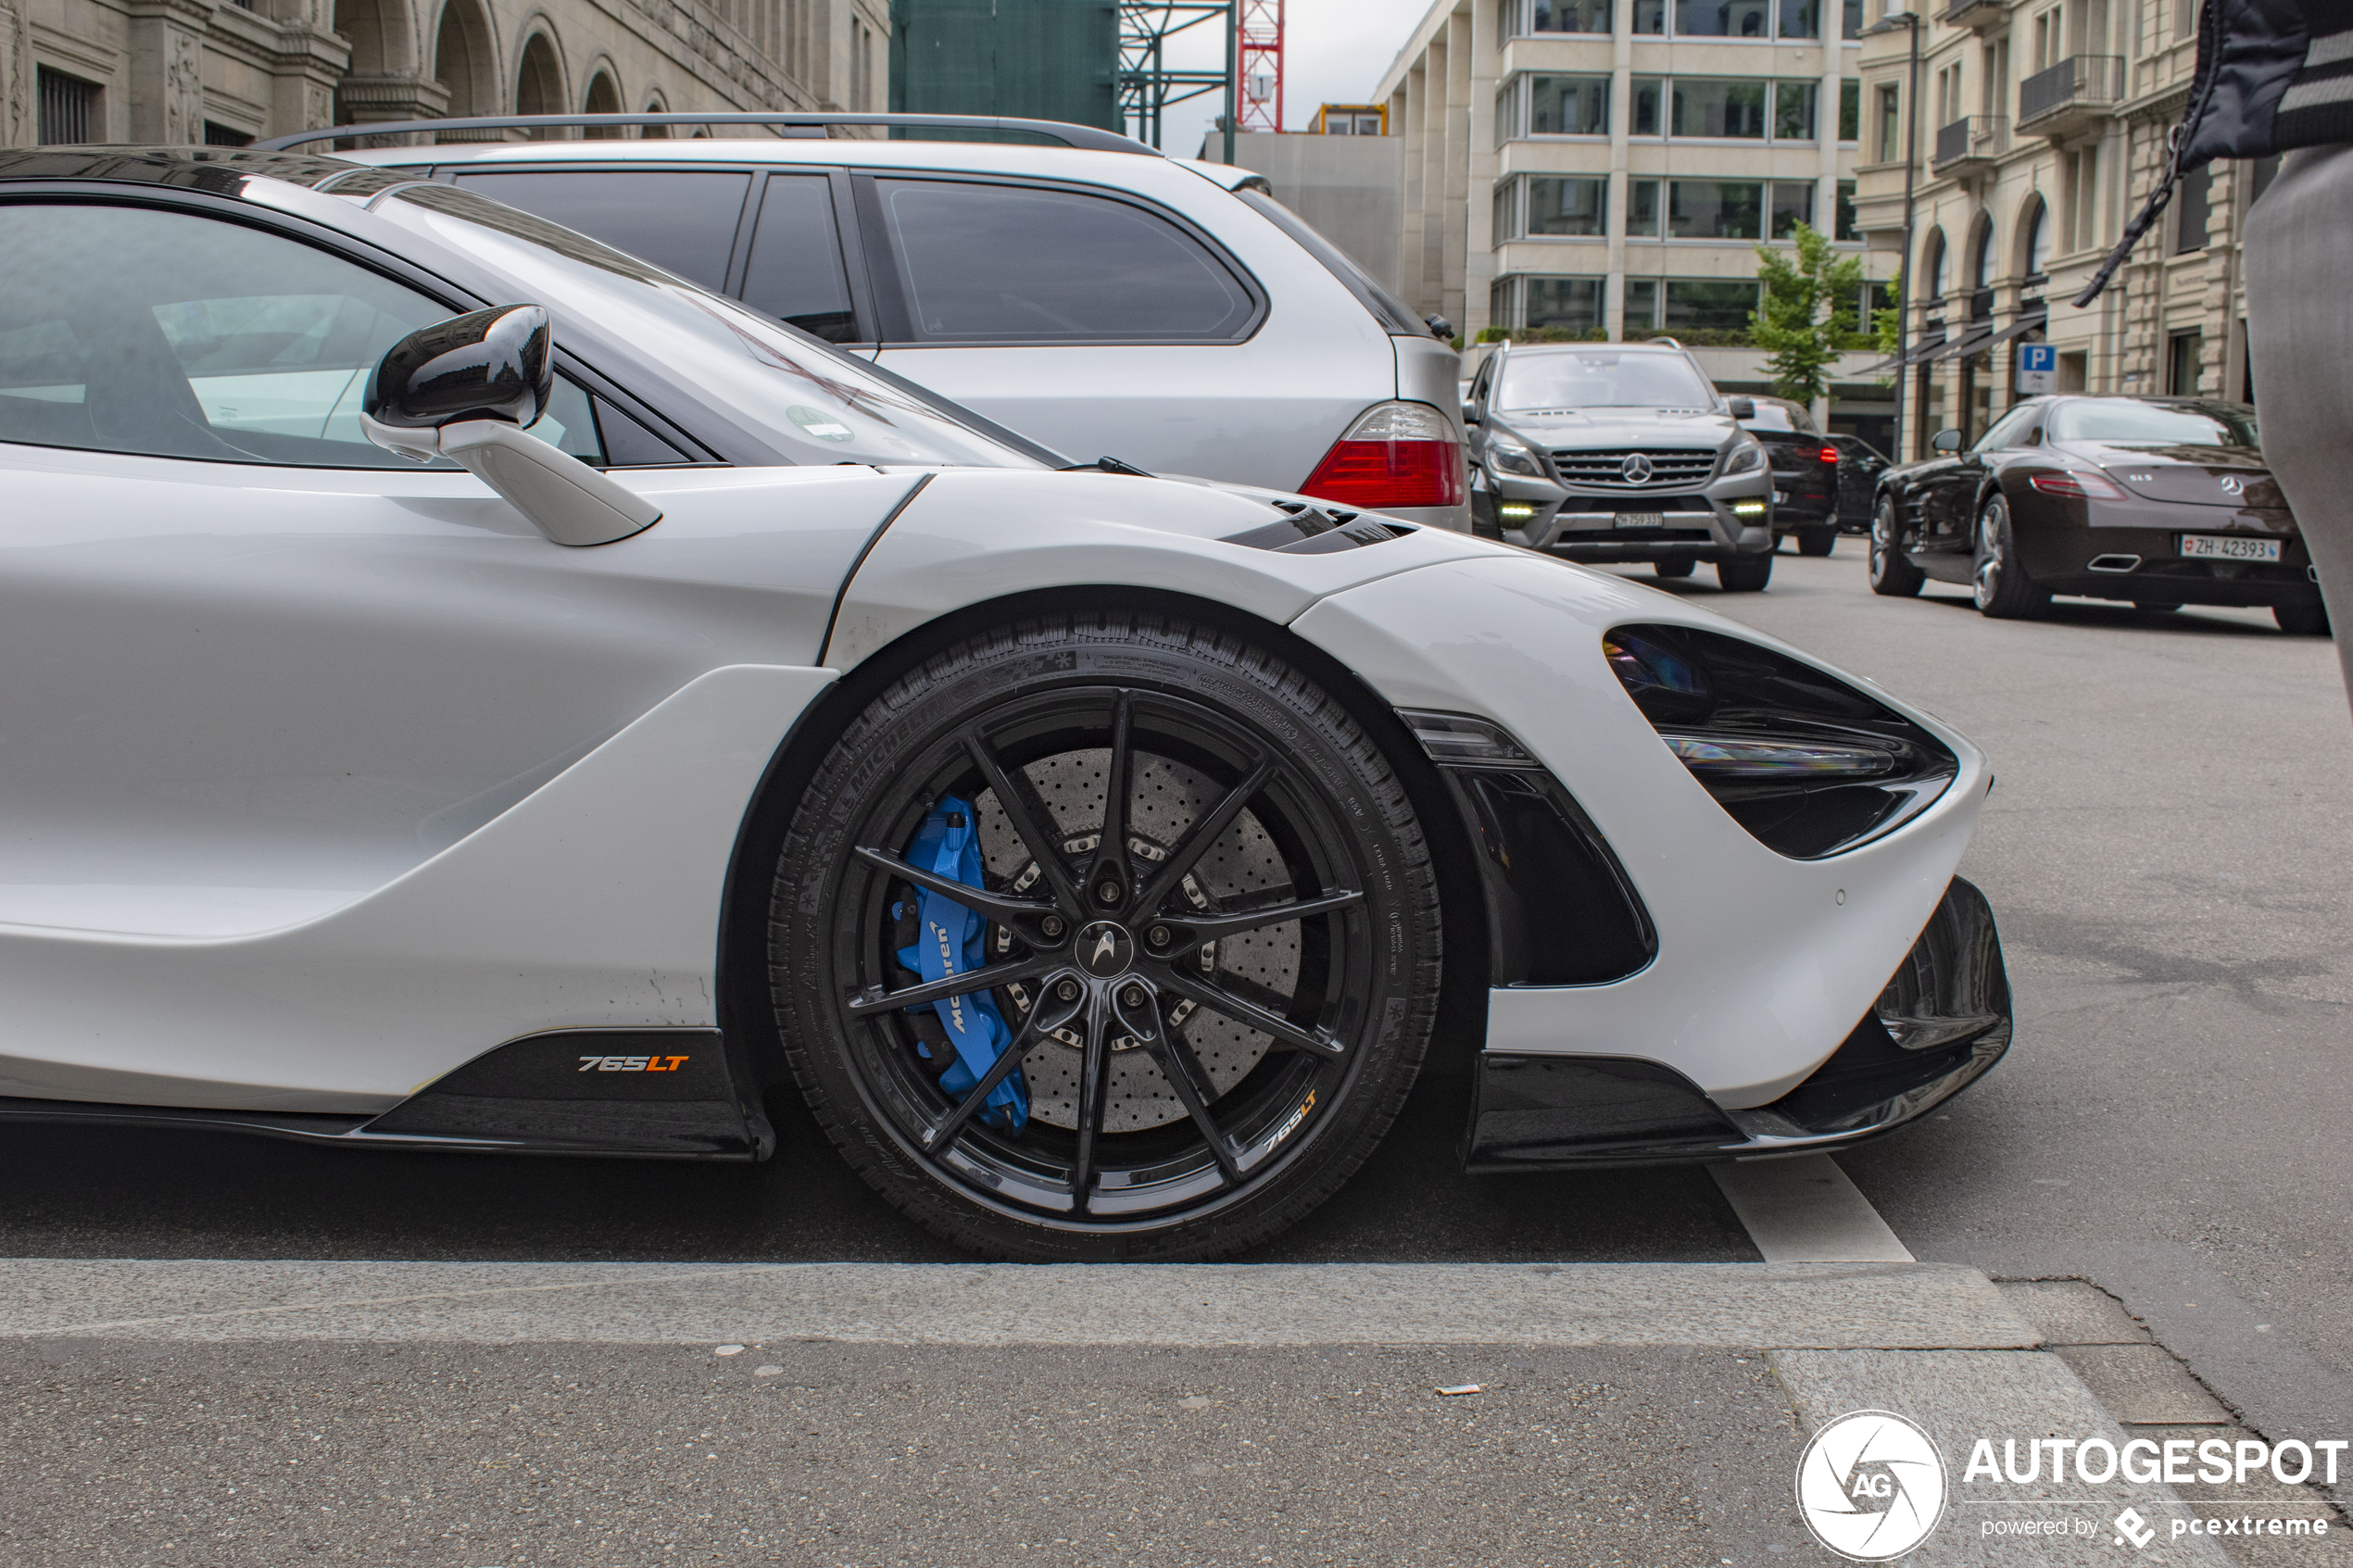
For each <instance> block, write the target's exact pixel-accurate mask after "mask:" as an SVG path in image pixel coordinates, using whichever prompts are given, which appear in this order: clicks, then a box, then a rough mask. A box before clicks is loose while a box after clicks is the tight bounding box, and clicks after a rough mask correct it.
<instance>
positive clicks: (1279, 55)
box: [1239, 0, 1283, 131]
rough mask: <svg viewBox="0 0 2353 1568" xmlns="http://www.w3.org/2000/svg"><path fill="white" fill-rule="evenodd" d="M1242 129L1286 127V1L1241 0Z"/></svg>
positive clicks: (1259, 129) (1268, 129)
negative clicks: (1284, 24)
mask: <svg viewBox="0 0 2353 1568" xmlns="http://www.w3.org/2000/svg"><path fill="white" fill-rule="evenodd" d="M1239 54H1240V60H1239V68H1240V72H1241V86H1242V92H1241V128H1242V129H1243V130H1244V131H1280V130H1281V129H1282V128H1283V0H1241V39H1240V42H1239Z"/></svg>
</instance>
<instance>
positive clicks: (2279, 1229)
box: [0, 540, 2353, 1430]
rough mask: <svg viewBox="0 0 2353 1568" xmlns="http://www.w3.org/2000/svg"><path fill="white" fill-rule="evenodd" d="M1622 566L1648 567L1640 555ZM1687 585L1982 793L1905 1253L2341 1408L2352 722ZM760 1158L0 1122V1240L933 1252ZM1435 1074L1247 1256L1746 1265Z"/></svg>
mask: <svg viewBox="0 0 2353 1568" xmlns="http://www.w3.org/2000/svg"><path fill="white" fill-rule="evenodd" d="M1628 575H1630V576H1636V577H1641V576H1643V575H1646V574H1644V573H1640V572H1634V571H1629V573H1628ZM1709 582H1710V579H1709V576H1708V574H1705V573H1703V574H1702V575H1701V576H1700V577H1698V578H1695V579H1692V580H1691V581H1690V582H1689V583H1685V584H1679V585H1677V590H1676V591H1678V592H1680V593H1681V594H1682V595H1684V596H1687V597H1689V598H1691V599H1692V601H1694V602H1698V603H1705V604H1706V605H1708V606H1709V607H1710V608H1716V609H1719V610H1722V611H1724V612H1726V613H1729V614H1731V615H1734V616H1736V617H1738V618H1739V619H1741V620H1743V621H1748V622H1750V623H1751V624H1753V625H1755V626H1757V627H1759V628H1761V629H1763V630H1766V631H1768V632H1770V633H1774V634H1776V635H1778V636H1781V637H1784V638H1786V639H1788V640H1789V641H1791V642H1793V643H1795V644H1797V645H1799V646H1803V647H1806V648H1807V649H1810V650H1812V651H1814V652H1816V653H1818V654H1819V655H1821V656H1823V657H1825V658H1827V659H1831V660H1832V661H1834V662H1836V663H1838V664H1841V665H1843V666H1844V667H1845V668H1847V669H1849V670H1852V671H1856V672H1857V673H1860V674H1863V675H1868V676H1870V677H1872V678H1873V679H1876V680H1878V681H1880V682H1881V684H1884V685H1886V686H1887V687H1888V688H1889V689H1890V690H1892V691H1894V692H1898V693H1901V694H1903V695H1904V696H1907V697H1909V698H1911V699H1913V700H1916V701H1918V702H1919V703H1921V704H1923V705H1924V706H1926V707H1928V708H1929V709H1931V710H1933V711H1935V712H1937V713H1939V714H1941V715H1942V716H1944V718H1945V719H1947V720H1949V721H1952V722H1953V723H1955V724H1956V725H1957V726H1958V727H1959V728H1961V729H1962V730H1963V731H1964V732H1966V733H1968V734H1970V735H1972V736H1973V737H1975V738H1976V739H1977V740H1978V741H1979V742H1980V743H1981V744H1982V745H1983V746H1986V747H1987V749H1988V750H1989V751H1990V752H1991V753H1992V754H1993V757H1994V762H1995V766H1996V768H1997V771H1998V773H1999V778H2000V783H1999V785H1998V787H1997V788H1996V790H1995V792H1994V796H1993V797H1992V799H1991V801H1990V802H1989V805H1988V810H1987V814H1986V818H1985V822H1984V825H1983V827H1982V831H1981V833H1980V834H1979V837H1978V839H1977V841H1976V843H1975V845H1974V847H1972V849H1971V850H1970V853H1969V859H1968V861H1967V863H1966V864H1965V866H1964V868H1963V869H1964V873H1965V874H1967V875H1968V876H1969V877H1970V878H1971V879H1972V880H1974V881H1976V882H1977V883H1978V884H1980V885H1981V886H1982V887H1983V888H1984V889H1985V891H1986V893H1987V895H1988V896H1989V897H1990V898H1991V899H1992V901H1993V904H1994V909H1995V911H1996V913H1997V915H1998V916H1999V918H2000V920H2001V922H2002V929H2003V933H2004V938H2005V941H2006V943H2007V949H2008V956H2009V961H2010V967H2011V976H2012V980H2013V984H2014V985H2015V988H2016V994H2017V1002H2018V1010H2019V1019H2020V1028H2019V1035H2018V1044H2017V1046H2016V1047H2015V1048H2014V1049H2013V1051H2012V1053H2011V1055H2010V1058H2009V1060H2007V1062H2005V1064H2004V1065H2003V1066H2002V1067H2001V1068H2000V1070H1998V1071H1997V1072H1995V1073H1993V1074H1992V1075H1990V1076H1989V1077H1988V1078H1987V1079H1986V1080H1985V1081H1984V1082H1983V1083H1982V1085H1979V1086H1978V1087H1977V1088H1975V1089H1973V1090H1972V1091H1971V1092H1970V1093H1969V1095H1967V1096H1965V1097H1963V1098H1961V1099H1960V1100H1958V1101H1957V1102H1955V1103H1954V1105H1953V1106H1952V1107H1951V1108H1950V1109H1949V1110H1947V1111H1945V1112H1943V1113H1941V1114H1939V1115H1938V1116H1936V1117H1935V1118H1934V1119H1932V1120H1931V1121H1930V1122H1929V1123H1927V1124H1926V1125H1924V1126H1920V1127H1918V1128H1915V1129H1912V1130H1909V1131H1907V1132H1906V1133H1905V1134H1903V1135H1899V1136H1897V1137H1894V1138H1891V1139H1889V1140H1886V1141H1885V1142H1882V1143H1881V1144H1878V1145H1875V1146H1872V1147H1870V1148H1866V1149H1862V1150H1858V1151H1856V1152H1855V1153H1854V1154H1852V1155H1850V1156H1847V1157H1846V1158H1845V1160H1844V1161H1843V1162H1844V1164H1845V1166H1846V1169H1847V1170H1848V1171H1849V1173H1851V1174H1852V1175H1853V1176H1854V1177H1855V1179H1856V1182H1857V1184H1858V1185H1860V1186H1861V1187H1862V1189H1863V1191H1864V1192H1865V1193H1866V1195H1867V1196H1868V1197H1869V1198H1870V1199H1871V1200H1872V1201H1873V1203H1874V1204H1876V1205H1877V1207H1878V1208H1879V1210H1880V1211H1881V1214H1883V1215H1884V1216H1885V1217H1886V1219H1887V1220H1888V1222H1889V1223H1891V1224H1892V1225H1893V1226H1894V1230H1895V1232H1896V1234H1897V1235H1898V1236H1900V1237H1902V1239H1903V1240H1904V1241H1905V1243H1906V1245H1907V1246H1908V1247H1909V1248H1911V1250H1912V1251H1913V1252H1914V1253H1915V1254H1916V1255H1918V1256H1919V1257H1921V1258H1924V1259H1937V1260H1946V1261H1963V1262H1969V1263H1972V1264H1974V1265H1976V1266H1978V1267H1981V1268H1982V1269H1984V1270H1986V1271H1987V1272H1988V1273H1993V1274H1994V1275H1995V1276H1996V1277H2010V1278H2032V1277H2040V1276H2049V1275H2085V1276H2088V1277H2092V1278H2094V1279H2095V1280H2097V1281H2098V1282H2099V1283H2100V1284H2101V1285H2102V1286H2105V1287H2106V1288H2108V1289H2110V1290H2111V1291H2114V1292H2115V1293H2116V1294H2118V1295H2119V1296H2120V1297H2121V1298H2124V1300H2125V1301H2126V1304H2127V1305H2128V1307H2130V1308H2131V1309H2132V1310H2133V1311H2134V1312H2136V1313H2140V1314H2142V1315H2144V1316H2145V1317H2146V1318H2147V1319H2148V1320H2149V1321H2150V1323H2152V1324H2153V1325H2155V1326H2156V1327H2157V1328H2158V1333H2159V1336H2160V1337H2161V1338H2163V1339H2164V1341H2165V1342H2166V1343H2167V1344H2168V1345H2169V1346H2171V1347H2172V1348H2175V1349H2176V1350H2178V1351H2181V1352H2182V1353H2183V1354H2184V1355H2187V1356H2189V1357H2190V1358H2191V1359H2192V1362H2193V1365H2194V1366H2196V1368H2197V1369H2198V1370H2199V1371H2200V1372H2201V1373H2202V1374H2206V1375H2208V1377H2209V1381H2211V1382H2213V1383H2214V1384H2215V1386H2217V1387H2218V1389H2220V1390H2221V1392H2222V1393H2223V1394H2224V1396H2225V1398H2226V1399H2231V1400H2232V1401H2233V1403H2235V1404H2238V1405H2240V1406H2241V1407H2242V1408H2243V1409H2245V1410H2246V1411H2250V1412H2259V1413H2263V1414H2265V1415H2266V1417H2267V1419H2268V1421H2269V1422H2270V1424H2271V1425H2273V1426H2275V1427H2276V1426H2283V1425H2288V1426H2294V1427H2298V1428H2302V1427H2307V1426H2309V1425H2311V1424H2316V1423H2318V1422H2319V1421H2321V1419H2322V1417H2323V1416H2328V1415H2331V1414H2332V1412H2334V1428H2335V1429H2337V1430H2343V1429H2346V1428H2348V1427H2353V1399H2348V1398H2347V1391H2348V1390H2353V1293H2348V1292H2347V1291H2346V1290H2345V1289H2344V1288H2343V1284H2342V1282H2343V1281H2344V1280H2345V1279H2346V1278H2347V1277H2348V1269H2349V1268H2353V1205H2348V1204H2347V1197H2348V1196H2349V1195H2348V1191H2347V1187H2348V1173H2347V1171H2348V1168H2347V1161H2346V1158H2345V1154H2344V1151H2345V1150H2346V1149H2347V1148H2353V1095H2348V1094H2347V1092H2346V1086H2345V1072H2344V1070H2345V1061H2346V1057H2347V1047H2348V1046H2349V1045H2353V1029H2349V1028H2348V1022H2347V1004H2348V1002H2353V871H2349V870H2348V850H2353V722H2348V716H2347V704H2346V700H2345V696H2344V693H2343V691H2342V690H2341V689H2340V687H2339V686H2338V684H2337V675H2336V671H2335V665H2334V659H2333V654H2332V650H2331V649H2330V647H2329V646H2328V645H2327V644H2326V643H2325V642H2323V641H2322V640H2320V639H2314V638H2292V637H2288V636H2285V635H2284V634H2282V633H2278V632H2277V631H2275V630H2273V629H2272V627H2271V622H2270V621H2269V618H2268V617H2267V616H2263V615H2259V614H2256V613H2252V612H2239V611H2200V610H2185V611H2182V612H2179V613H2176V614H2173V615H2170V616H2155V615H2143V614H2140V613H2139V612H2136V611H2133V610H2132V609H2130V608H2118V607H2103V606H2093V605H2088V604H2069V605H2062V606H2061V607H2060V608H2058V609H2057V611H2056V613H2055V614H2054V615H2053V616H2052V617H2051V618H2050V619H2049V620H2047V621H2039V622H2032V623H2017V622H1994V621H1985V620H1983V619H1982V618H1981V617H1980V616H1978V615H1977V614H1976V613H1975V612H1974V611H1973V610H1972V609H1971V608H1969V606H1968V603H1967V601H1966V600H1965V599H1962V598H1960V597H1958V596H1954V595H1952V594H1950V593H1949V592H1947V591H1944V590H1939V589H1936V588H1933V587H1931V591H1930V592H1929V593H1928V594H1927V595H1926V596H1923V597H1922V598H1920V599H1917V600H1891V599H1881V598H1876V597H1874V596H1872V595H1870V593H1869V591H1868V589H1867V587H1866V586H1865V583H1864V579H1863V568H1862V561H1861V552H1860V550H1859V548H1858V547H1857V544H1856V541H1852V540H1848V541H1844V542H1843V543H1842V545H1841V546H1840V553H1839V554H1838V555H1837V556H1834V557H1832V558H1830V559H1828V560H1808V559H1803V558H1796V557H1794V556H1786V555H1785V556H1783V557H1782V558H1780V562H1779V564H1778V566H1777V568H1776V574H1775V577H1774V580H1773V584H1772V587H1771V589H1770V590H1769V591H1768V592H1767V593H1765V594H1762V595H1746V596H1734V595H1723V594H1719V593H1717V592H1716V591H1714V589H1713V588H1712V587H1711V586H1709ZM777 1110H778V1114H779V1117H780V1120H781V1122H782V1127H781V1130H782V1132H783V1134H784V1136H785V1140H786V1152H785V1153H784V1154H783V1155H782V1156H780V1158H779V1159H778V1160H776V1161H775V1162H774V1163H773V1164H771V1165H769V1166H767V1167H765V1168H761V1169H757V1170H749V1169H742V1168H708V1169H704V1168H690V1167H676V1166H663V1165H658V1164H636V1163H618V1162H596V1161H575V1160H506V1161H499V1160H480V1159H470V1158H434V1157H421V1156H413V1155H361V1154H352V1153H346V1152H340V1151H320V1150H313V1149H306V1148H297V1147H294V1146H289V1145H282V1144H271V1143H263V1142H258V1141H245V1140H238V1139H233V1138H227V1137H220V1136H214V1135H196V1134H166V1133H133V1132H118V1131H97V1130H86V1129H47V1130H32V1129H24V1128H14V1129H10V1131H9V1133H8V1135H7V1136H6V1138H5V1139H0V1191H6V1193H7V1194H8V1198H9V1200H8V1202H7V1203H6V1205H5V1206H4V1207H0V1256H10V1255H12V1256H48V1257H58V1256H76V1257H215V1258H237V1257H245V1258H269V1257H288V1258H318V1257H375V1258H418V1259H646V1260H656V1259H677V1260H690V1259H724V1260H753V1259H774V1260H791V1259H801V1260H811V1259H856V1260H876V1261H888V1260H904V1261H949V1260H951V1259H953V1258H954V1256H955V1254H954V1253H952V1252H951V1251H950V1250H949V1249H947V1248H943V1247H942V1246H941V1245H939V1244H938V1243H937V1242H936V1241H934V1240H932V1239H931V1238H929V1237H928V1236H925V1235H924V1234H923V1233H921V1232H920V1231H917V1230H915V1229H913V1228H912V1226H910V1225H908V1224H907V1223H905V1222H903V1221H901V1220H900V1219H899V1218H898V1217H897V1216H896V1215H895V1214H894V1213H892V1212H891V1211H890V1210H887V1209H886V1208H884V1207H883V1206H882V1205H881V1204H880V1203H879V1202H877V1201H875V1199H874V1198H872V1197H871V1196H870V1195H869V1194H867V1192H866V1191H865V1189H864V1188H863V1187H862V1185H860V1184H858V1183H857V1182H856V1181H855V1180H854V1179H853V1178H851V1177H850V1176H849V1175H848V1174H847V1173H845V1172H844V1171H843V1170H842V1169H841V1168H840V1167H839V1165H838V1164H837V1162H836V1161H835V1160H833V1158H832V1156H831V1153H830V1151H829V1150H827V1149H826V1148H824V1146H823V1144H822V1142H821V1141H820V1140H818V1139H817V1138H816V1137H815V1135H814V1133H813V1130H812V1128H811V1127H810V1126H809V1124H808V1123H807V1122H806V1120H805V1119H803V1118H801V1117H799V1115H798V1114H797V1113H795V1112H794V1111H793V1110H792V1108H791V1107H789V1106H782V1105H780V1106H779V1107H778V1108H777ZM1461 1124H1462V1089H1461V1086H1460V1085H1459V1084H1448V1083H1442V1082H1441V1083H1432V1084H1429V1085H1425V1086H1424V1087H1423V1089H1422V1090H1421V1091H1419V1093H1418V1098H1417V1100H1416V1105H1415V1107H1414V1108H1413V1109H1412V1110H1409V1113H1408V1116H1407V1119H1406V1121H1405V1123H1401V1128H1400V1131H1399V1132H1398V1133H1397V1134H1396V1135H1392V1137H1391V1139H1390V1143H1389V1144H1388V1145H1387V1146H1386V1147H1385V1148H1383V1149H1382V1150H1381V1151H1380V1152H1379V1154H1378V1156H1377V1157H1376V1159H1375V1160H1374V1161H1373V1163H1372V1164H1371V1165H1370V1166H1369V1167H1368V1168H1367V1170H1366V1171H1365V1173H1364V1174H1363V1175H1362V1176H1361V1177H1360V1179H1359V1180H1358V1181H1357V1182H1356V1183H1355V1184H1354V1185H1353V1186H1352V1187H1351V1188H1350V1189H1349V1190H1348V1191H1347V1192H1346V1193H1344V1194H1343V1195H1342V1196H1341V1197H1340V1198H1339V1199H1338V1200H1336V1201H1335V1202H1334V1203H1332V1204H1331V1205H1330V1206H1328V1207H1327V1209H1326V1210H1324V1211H1322V1212H1321V1213H1319V1214H1318V1215H1316V1216H1315V1217H1314V1218H1313V1219H1311V1220H1310V1221H1309V1222H1308V1223H1305V1224H1302V1226H1300V1227H1299V1228H1298V1229H1296V1230H1295V1231H1293V1232H1292V1233H1290V1235H1288V1236H1284V1237H1282V1238H1280V1239H1279V1240H1278V1241H1277V1243H1276V1244H1274V1245H1273V1246H1270V1247H1269V1248H1265V1250H1264V1252H1263V1253H1261V1254H1260V1255H1259V1258H1258V1259H1257V1260H1256V1261H1347V1260H1363V1261H1441V1260H1445V1261H1476V1260H1496V1261H1508V1260H1525V1259H1550V1260H1555V1261H1677V1260H1681V1261H1750V1260H1754V1259H1755V1257H1756V1256H1757V1254H1756V1252H1755V1249H1754V1248H1752V1247H1751V1246H1750V1245H1749V1243H1748V1240H1747V1238H1746V1236H1745V1234H1744V1233H1743V1231H1742V1229H1741V1227H1740V1225H1739V1223H1738V1221H1737V1220H1736V1219H1735V1218H1734V1217H1733V1215H1732V1214H1731V1212H1730V1209H1729V1208H1728V1207H1727V1205H1726V1204H1725V1203H1724V1200H1723V1199H1722V1198H1721V1197H1720V1195H1719V1194H1718V1192H1717V1190H1716V1187H1715V1185H1714V1184H1713V1182H1712V1181H1711V1180H1710V1179H1709V1178H1708V1177H1707V1176H1706V1175H1705V1173H1696V1172H1691V1171H1640V1172H1629V1173H1608V1174H1599V1175H1589V1176H1573V1177H1572V1176H1525V1177H1515V1178H1478V1179H1473V1178H1468V1177H1465V1176H1463V1175H1461V1174H1460V1173H1457V1172H1455V1171H1454V1170H1453V1147H1454V1143H1455V1140H1456V1138H1457V1137H1458V1135H1459V1132H1460V1128H1461Z"/></svg>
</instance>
